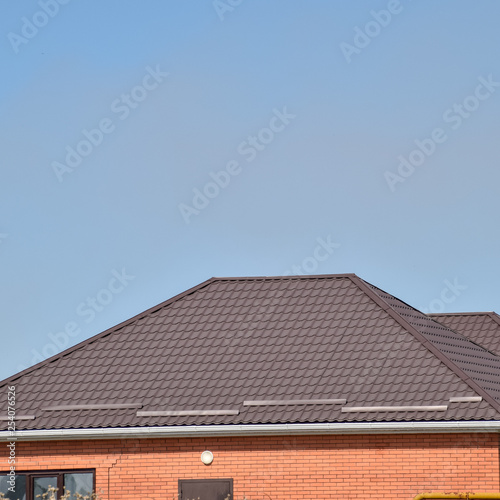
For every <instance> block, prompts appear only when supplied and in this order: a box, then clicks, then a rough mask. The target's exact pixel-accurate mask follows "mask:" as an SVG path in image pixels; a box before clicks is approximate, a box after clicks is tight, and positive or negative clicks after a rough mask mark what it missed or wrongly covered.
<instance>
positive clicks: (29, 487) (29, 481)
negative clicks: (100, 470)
mask: <svg viewBox="0 0 500 500" xmlns="http://www.w3.org/2000/svg"><path fill="white" fill-rule="evenodd" d="M95 471H96V470H95V469H53V470H46V469H43V470H16V476H26V500H37V499H36V498H33V493H34V492H33V478H35V477H54V476H55V477H57V486H56V488H57V498H58V499H59V498H61V496H62V495H63V490H64V474H92V491H93V492H95V487H96V486H95ZM9 474H10V471H6V472H4V471H0V476H8V475H9ZM71 493H74V492H73V491H72V492H71Z"/></svg>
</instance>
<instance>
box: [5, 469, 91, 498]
mask: <svg viewBox="0 0 500 500" xmlns="http://www.w3.org/2000/svg"><path fill="white" fill-rule="evenodd" d="M49 486H52V487H54V488H57V489H58V491H57V498H60V497H61V495H62V494H63V492H64V489H66V490H67V491H70V492H71V493H72V497H71V498H72V500H73V499H74V498H75V497H74V495H75V493H80V494H81V495H84V496H85V495H90V494H91V493H92V492H93V491H95V471H94V470H67V471H37V472H34V471H31V472H21V471H20V472H17V471H16V476H15V486H12V485H11V483H10V477H9V476H8V475H7V473H6V472H0V492H1V493H3V494H4V495H5V497H6V498H8V499H9V500H39V499H37V497H38V496H41V495H43V494H44V493H46V492H47V491H48V489H49ZM9 488H10V489H9Z"/></svg>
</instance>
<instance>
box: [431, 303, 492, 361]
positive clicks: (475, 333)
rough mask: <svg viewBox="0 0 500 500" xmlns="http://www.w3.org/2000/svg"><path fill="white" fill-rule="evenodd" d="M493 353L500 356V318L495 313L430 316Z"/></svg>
mask: <svg viewBox="0 0 500 500" xmlns="http://www.w3.org/2000/svg"><path fill="white" fill-rule="evenodd" d="M429 316H430V317H431V318H432V319H433V320H435V321H437V322H439V323H441V324H442V325H445V326H447V327H448V328H451V329H453V330H455V331H456V332H459V333H461V334H462V335H464V336H465V337H467V338H468V339H470V340H472V341H473V342H476V344H479V345H481V346H483V347H485V348H486V349H488V350H489V351H491V352H492V353H494V354H496V355H497V356H500V316H499V315H498V314H496V313H494V312H476V313H447V314H429Z"/></svg>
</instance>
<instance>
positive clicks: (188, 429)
mask: <svg viewBox="0 0 500 500" xmlns="http://www.w3.org/2000/svg"><path fill="white" fill-rule="evenodd" d="M467 432H500V421H498V420H495V421H456V422H371V423H370V422H349V423H319V424H246V425H190V426H169V427H122V428H117V427H112V428H95V429H46V430H25V431H15V432H10V431H1V432H0V441H14V440H16V441H54V440H68V439H81V440H85V439H135V438H180V437H189V438H192V437H212V436H227V437H231V436H280V435H314V434H388V433H397V434H428V433H467Z"/></svg>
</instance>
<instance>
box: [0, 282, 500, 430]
mask: <svg viewBox="0 0 500 500" xmlns="http://www.w3.org/2000/svg"><path fill="white" fill-rule="evenodd" d="M97 373H98V374H99V375H98V376H95V375H96V374H97ZM5 385H15V386H16V408H17V412H18V414H19V415H22V414H24V415H35V416H36V418H35V419H34V420H30V421H19V422H17V428H18V429H71V428H73V429H78V428H102V427H142V426H144V427H146V426H147V427H153V426H175V425H213V424H228V425H230V424H270V423H316V422H391V421H401V422H404V421H416V420H418V421H450V422H452V421H460V420H461V421H465V420H498V419H500V358H497V357H496V356H495V355H493V354H492V353H490V352H488V351H487V350H485V349H483V348H481V347H480V346H477V345H476V344H474V343H473V342H471V341H470V340H468V339H467V338H465V337H464V336H463V335H461V334H460V333H457V332H455V331H453V330H450V329H449V328H447V327H445V326H443V325H442V324H439V323H437V322H435V321H434V320H432V319H431V318H429V317H428V316H426V315H424V314H423V313H420V312H419V311H417V310H415V309H413V308H411V307H410V306H408V305H407V304H405V303H404V302H402V301H400V300H399V299H397V298H395V297H393V296H392V295H389V294H387V293H385V292H383V291H382V290H380V289H378V288H377V287H374V286H373V285H370V284H369V283H367V282H365V281H363V280H361V279H360V278H358V277H357V276H355V275H352V274H347V275H323V276H300V277H297V276H296V277H276V278H272V277H266V278H212V279H210V280H208V281H206V282H204V283H202V284H200V285H198V286H197V287H194V288H192V289H190V290H187V291H186V292H184V293H182V294H180V295H178V296H176V297H174V298H172V299H170V300H168V301H166V302H164V303H162V304H159V305H158V306H155V307H153V308H151V309H149V310H147V311H145V312H144V313H142V314H139V315H137V316H135V317H133V318H131V319H130V320H128V321H126V322H124V323H121V324H120V325H117V326H116V327H113V328H111V329H109V330H107V331H105V332H103V333H101V334H99V335H96V336H95V337H92V338H90V339H88V340H86V341H84V342H82V343H80V344H78V345H77V346H74V347H72V348H70V349H68V350H66V351H64V352H62V353H60V354H58V355H56V356H54V357H52V358H50V359H48V360H45V361H43V362H42V363H40V364H38V365H36V366H34V367H31V368H29V369H27V370H24V371H23V372H21V373H19V374H17V375H15V376H13V377H10V378H9V379H7V380H5V381H3V382H0V390H1V387H2V386H5ZM339 397H340V398H342V402H341V404H332V402H331V400H338V398H339ZM470 397H475V398H479V397H480V398H482V400H481V401H479V400H475V401H470V402H461V403H453V404H449V402H450V398H470ZM343 399H345V403H344V401H343ZM312 400H314V404H305V403H304V404H301V403H300V402H304V401H312ZM321 400H327V401H325V402H324V403H323V404H322V403H321ZM245 401H246V402H248V401H267V402H270V401H271V402H277V401H278V402H279V401H281V402H283V401H289V402H290V401H291V402H294V403H293V404H266V405H245V404H244V403H245ZM130 402H140V405H141V406H142V409H141V411H140V412H138V411H137V405H135V404H131V403H130ZM443 406H447V409H446V410H445V411H444V410H443V409H442V407H443ZM48 407H52V408H54V407H58V408H59V409H58V410H57V411H54V410H53V409H52V411H48V409H47V408H48ZM64 407H67V409H64ZM343 407H365V408H366V407H379V408H380V411H369V412H368V411H357V412H349V411H342V408H343ZM384 407H398V408H399V409H398V411H385V409H384ZM412 407H413V409H412ZM415 407H418V411H414V410H415ZM436 407H438V408H439V410H438V411H436ZM70 408H71V409H70ZM200 409H202V411H200ZM225 409H230V410H231V411H226V410H225ZM221 410H224V411H221ZM6 425H7V423H5V424H4V423H3V422H0V429H2V428H4V429H5V428H6ZM2 426H3V427H2Z"/></svg>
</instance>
